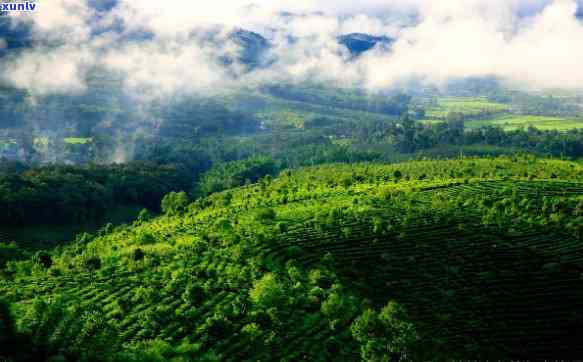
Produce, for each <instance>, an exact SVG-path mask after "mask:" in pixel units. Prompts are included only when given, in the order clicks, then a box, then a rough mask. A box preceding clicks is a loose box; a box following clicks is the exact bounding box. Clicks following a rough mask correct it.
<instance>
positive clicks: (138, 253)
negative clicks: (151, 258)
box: [132, 248, 146, 261]
mask: <svg viewBox="0 0 583 362" xmlns="http://www.w3.org/2000/svg"><path fill="white" fill-rule="evenodd" d="M145 256H146V254H144V251H143V250H142V249H140V248H137V249H136V250H134V253H133V254H132V259H133V260H134V261H142V260H144V257H145Z"/></svg>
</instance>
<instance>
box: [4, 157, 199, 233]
mask: <svg viewBox="0 0 583 362" xmlns="http://www.w3.org/2000/svg"><path fill="white" fill-rule="evenodd" d="M192 182H193V176H191V175H189V174H186V173H185V172H184V170H183V169H181V168H180V167H176V166H156V165H147V164H140V163H133V164H126V165H114V166H99V167H98V166H84V167H76V166H48V167H43V168H34V169H31V170H28V171H27V172H18V173H4V174H0V190H2V192H0V204H2V205H3V207H2V208H0V223H1V224H5V225H16V226H21V225H35V224H59V225H62V224H77V223H86V222H90V221H99V220H103V218H104V217H105V216H106V215H107V214H108V212H109V211H111V209H112V208H115V207H119V206H122V205H136V204H137V205H142V206H143V207H146V208H149V209H150V210H155V211H156V210H159V209H160V201H161V200H162V197H163V196H164V195H166V194H168V193H169V192H170V191H173V190H180V189H190V187H191V184H192Z"/></svg>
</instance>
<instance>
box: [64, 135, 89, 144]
mask: <svg viewBox="0 0 583 362" xmlns="http://www.w3.org/2000/svg"><path fill="white" fill-rule="evenodd" d="M64 141H65V143H66V144H69V145H85V144H87V143H91V142H92V141H93V139H92V138H82V137H67V138H65V139H64Z"/></svg>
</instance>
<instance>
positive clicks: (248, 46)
mask: <svg viewBox="0 0 583 362" xmlns="http://www.w3.org/2000/svg"><path fill="white" fill-rule="evenodd" d="M228 39H229V40H231V41H233V42H234V43H235V44H237V45H239V46H240V47H241V48H242V52H241V54H240V56H239V58H238V59H237V61H239V62H240V63H243V64H246V65H249V66H252V67H254V66H258V65H260V64H261V63H262V61H263V55H264V54H265V52H266V51H267V50H268V49H269V47H270V46H271V45H270V44H269V42H268V41H267V39H265V38H264V37H263V36H262V35H260V34H257V33H254V32H252V31H248V30H244V29H237V30H235V31H232V32H231V33H230V34H229V36H228ZM227 60H229V59H227ZM230 62H232V59H230V61H229V63H230Z"/></svg>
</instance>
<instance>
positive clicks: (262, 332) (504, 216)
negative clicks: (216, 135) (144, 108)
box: [0, 158, 583, 361]
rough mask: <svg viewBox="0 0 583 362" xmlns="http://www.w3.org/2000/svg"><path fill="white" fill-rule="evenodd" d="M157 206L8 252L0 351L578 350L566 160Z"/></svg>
mask: <svg viewBox="0 0 583 362" xmlns="http://www.w3.org/2000/svg"><path fill="white" fill-rule="evenodd" d="M162 209H163V210H164V212H165V215H163V216H161V217H157V218H154V219H149V218H148V217H147V216H146V215H141V217H140V218H139V219H138V220H136V221H134V222H133V224H132V225H126V226H120V227H117V228H115V229H113V230H109V229H104V230H102V231H101V232H99V233H98V234H96V235H82V236H80V237H78V239H77V242H76V243H74V244H72V245H69V246H64V247H58V248H55V249H53V250H50V251H48V252H40V253H37V254H36V255H35V257H34V258H32V259H30V260H27V261H18V262H16V261H15V262H9V263H8V264H7V266H6V267H5V268H4V269H3V270H2V279H1V280H0V298H1V299H2V300H3V301H4V304H3V306H2V307H1V308H0V313H1V317H2V319H1V320H2V321H4V322H3V324H1V325H0V343H2V344H3V345H6V346H10V347H11V350H6V351H3V352H2V353H4V356H2V355H0V357H7V358H8V359H9V360H10V359H12V360H27V359H28V360H31V359H33V358H37V359H38V357H39V356H43V357H45V358H49V357H59V358H66V359H70V360H77V359H84V360H104V359H111V360H124V361H127V360H168V359H172V358H174V359H175V360H205V359H206V360H214V359H219V360H232V361H235V360H237V361H238V360H282V359H283V360H300V359H305V360H311V361H312V360H334V361H341V360H351V361H352V360H358V359H360V358H362V359H364V360H390V359H391V358H394V359H397V360H399V359H401V360H408V359H412V360H442V359H446V358H448V359H449V358H458V359H459V358H463V359H467V358H481V359H484V358H527V357H532V356H536V357H537V358H544V357H552V358H560V357H561V358H570V357H574V356H577V355H581V354H582V353H583V350H582V348H583V346H582V345H581V343H580V341H581V339H582V338H583V335H582V333H583V308H582V307H581V303H580V301H581V299H582V297H583V288H582V287H583V278H582V275H583V248H582V245H583V241H582V240H581V238H582V237H583V226H582V225H583V223H582V221H583V167H582V166H581V165H580V164H578V163H574V162H567V161H558V160H544V159H536V158H496V159H462V160H448V161H415V162H408V163H402V164H393V165H379V164H354V165H344V164H334V165H325V166H318V167H311V168H306V169H300V170H292V171H283V172H282V173H281V174H280V176H279V177H277V178H275V179H272V178H271V177H266V178H263V179H262V180H260V181H259V182H258V183H256V184H253V185H248V186H244V187H241V188H236V189H231V190H227V191H223V192H221V193H215V194H212V195H210V196H208V197H206V198H202V199H199V200H197V201H195V202H192V203H189V202H188V200H187V198H186V195H184V194H180V193H172V194H169V195H168V196H167V197H166V198H165V199H164V200H163V202H162ZM5 342H6V343H5Z"/></svg>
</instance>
